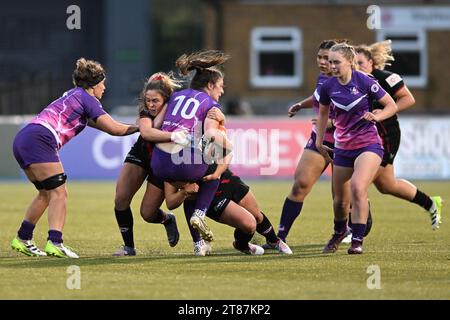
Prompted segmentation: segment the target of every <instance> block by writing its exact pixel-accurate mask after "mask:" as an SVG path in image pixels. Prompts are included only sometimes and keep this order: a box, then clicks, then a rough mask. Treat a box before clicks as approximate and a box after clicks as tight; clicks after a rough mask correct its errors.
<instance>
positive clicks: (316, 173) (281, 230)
mask: <svg viewBox="0 0 450 320" xmlns="http://www.w3.org/2000/svg"><path fill="white" fill-rule="evenodd" d="M336 43H337V41H336V40H324V41H322V43H321V44H320V45H319V50H318V52H317V66H318V67H319V70H320V74H319V76H318V78H317V84H316V90H315V91H314V94H313V95H312V96H310V97H308V98H306V99H304V100H302V101H300V102H298V103H296V104H294V105H293V106H291V107H290V108H289V111H288V115H289V117H293V116H294V115H295V114H296V113H297V112H298V111H300V110H301V109H304V108H311V107H312V108H313V110H314V112H315V114H316V115H318V113H319V99H320V87H321V86H322V84H323V83H324V82H325V81H326V80H327V79H328V78H329V77H330V76H331V71H330V66H329V63H328V52H329V49H330V48H331V47H332V46H333V45H335V44H336ZM332 118H333V112H330V120H329V121H328V125H327V130H326V133H325V138H324V143H325V144H327V145H328V146H329V147H330V148H333V145H334V137H333V133H334V126H333V122H332ZM329 164H330V162H329V161H328V160H327V159H325V158H324V157H323V156H322V155H321V154H320V152H319V151H318V150H317V149H316V125H315V123H314V124H313V128H312V132H311V137H310V138H309V140H308V142H307V144H306V146H305V149H304V152H303V153H302V156H301V158H300V160H299V162H298V164H297V168H296V170H295V174H294V184H293V185H292V189H291V192H290V193H289V195H288V196H287V197H286V199H285V201H284V204H283V209H282V212H281V217H280V223H279V226H278V234H277V235H278V237H279V238H280V239H282V240H283V241H286V237H287V236H288V234H289V231H290V229H291V227H292V225H293V223H294V221H295V219H297V217H298V216H299V215H300V213H301V210H302V207H303V202H304V200H305V198H306V196H307V195H308V194H309V192H310V191H311V189H312V187H313V186H314V184H315V183H316V182H317V180H318V179H319V178H320V176H321V175H322V173H323V172H324V171H325V169H326V168H327V167H328V165H329ZM263 247H264V248H265V249H270V248H271V247H274V244H271V243H267V244H265V245H264V246H263Z"/></svg>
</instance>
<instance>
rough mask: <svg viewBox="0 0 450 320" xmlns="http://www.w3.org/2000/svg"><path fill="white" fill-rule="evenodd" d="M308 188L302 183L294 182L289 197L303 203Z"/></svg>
mask: <svg viewBox="0 0 450 320" xmlns="http://www.w3.org/2000/svg"><path fill="white" fill-rule="evenodd" d="M308 191H309V186H308V185H307V184H306V183H304V182H302V181H296V182H295V183H294V185H293V186H292V189H291V196H292V197H293V198H295V200H297V201H303V200H304V198H305V197H306V196H307V195H308Z"/></svg>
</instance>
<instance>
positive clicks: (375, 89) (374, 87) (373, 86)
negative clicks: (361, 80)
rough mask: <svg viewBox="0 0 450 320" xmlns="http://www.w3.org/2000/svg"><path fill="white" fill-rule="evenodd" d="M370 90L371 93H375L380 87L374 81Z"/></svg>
mask: <svg viewBox="0 0 450 320" xmlns="http://www.w3.org/2000/svg"><path fill="white" fill-rule="evenodd" d="M370 90H371V91H372V92H373V93H377V92H378V90H380V87H379V86H378V85H377V84H376V83H374V84H373V85H372V86H371V87H370Z"/></svg>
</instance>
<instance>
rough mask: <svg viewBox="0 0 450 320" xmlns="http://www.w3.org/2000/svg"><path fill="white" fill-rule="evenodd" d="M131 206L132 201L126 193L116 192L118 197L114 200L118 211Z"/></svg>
mask: <svg viewBox="0 0 450 320" xmlns="http://www.w3.org/2000/svg"><path fill="white" fill-rule="evenodd" d="M130 204H131V199H130V197H129V196H128V195H127V194H126V193H123V192H116V197H115V198H114V206H115V208H116V209H119V210H121V209H122V208H123V209H126V208H128V207H129V206H130Z"/></svg>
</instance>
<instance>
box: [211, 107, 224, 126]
mask: <svg viewBox="0 0 450 320" xmlns="http://www.w3.org/2000/svg"><path fill="white" fill-rule="evenodd" d="M206 117H207V118H210V119H213V120H216V121H217V122H219V125H221V126H224V125H225V115H224V114H223V112H222V111H221V110H220V109H219V108H217V107H213V108H211V109H209V111H208V113H207V114H206Z"/></svg>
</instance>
